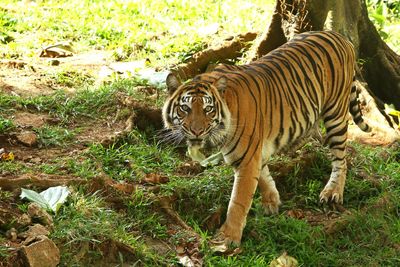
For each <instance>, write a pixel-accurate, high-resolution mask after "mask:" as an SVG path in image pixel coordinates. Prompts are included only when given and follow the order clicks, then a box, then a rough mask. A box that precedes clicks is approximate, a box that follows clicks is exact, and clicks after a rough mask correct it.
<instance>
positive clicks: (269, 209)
mask: <svg viewBox="0 0 400 267" xmlns="http://www.w3.org/2000/svg"><path fill="white" fill-rule="evenodd" d="M258 185H259V187H260V192H261V199H262V204H263V206H264V209H265V212H266V213H267V214H275V213H278V211H279V205H280V204H281V201H280V197H279V192H278V190H277V189H276V186H275V181H274V179H273V178H272V176H271V174H270V173H269V169H268V166H267V165H265V166H264V167H263V169H262V171H261V175H260V179H259V181H258Z"/></svg>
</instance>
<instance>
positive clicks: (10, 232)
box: [6, 228, 17, 242]
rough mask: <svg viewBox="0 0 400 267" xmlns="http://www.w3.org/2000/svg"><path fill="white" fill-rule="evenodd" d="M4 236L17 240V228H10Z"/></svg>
mask: <svg viewBox="0 0 400 267" xmlns="http://www.w3.org/2000/svg"><path fill="white" fill-rule="evenodd" d="M6 237H7V238H8V239H10V240H11V241H13V242H15V241H17V230H15V228H11V229H10V230H8V231H7V232H6Z"/></svg>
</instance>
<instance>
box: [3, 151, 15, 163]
mask: <svg viewBox="0 0 400 267" xmlns="http://www.w3.org/2000/svg"><path fill="white" fill-rule="evenodd" d="M14 159H15V156H14V153H12V152H1V151H0V161H13V160H14Z"/></svg>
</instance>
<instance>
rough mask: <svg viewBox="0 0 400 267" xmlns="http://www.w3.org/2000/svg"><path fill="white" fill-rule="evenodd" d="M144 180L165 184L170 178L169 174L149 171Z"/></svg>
mask: <svg viewBox="0 0 400 267" xmlns="http://www.w3.org/2000/svg"><path fill="white" fill-rule="evenodd" d="M143 182H145V183H148V184H165V183H168V182H169V179H168V177H167V176H164V175H160V174H158V173H148V174H146V175H145V177H144V178H143Z"/></svg>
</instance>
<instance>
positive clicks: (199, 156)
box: [188, 146, 206, 162]
mask: <svg viewBox="0 0 400 267" xmlns="http://www.w3.org/2000/svg"><path fill="white" fill-rule="evenodd" d="M188 155H189V157H190V158H191V159H192V160H194V161H198V162H202V161H203V160H205V159H206V156H204V154H203V153H201V151H200V146H190V147H188Z"/></svg>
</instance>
